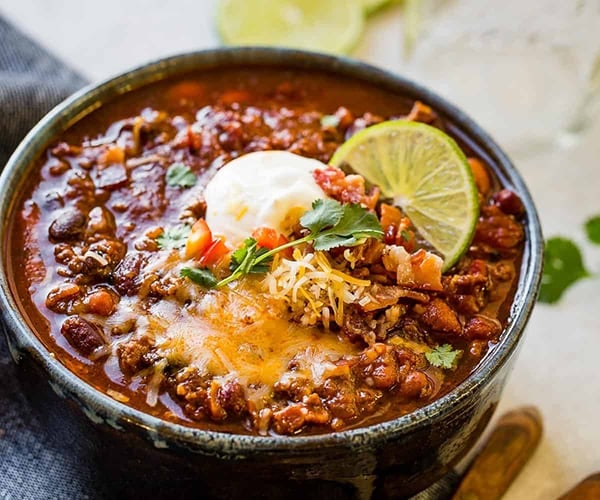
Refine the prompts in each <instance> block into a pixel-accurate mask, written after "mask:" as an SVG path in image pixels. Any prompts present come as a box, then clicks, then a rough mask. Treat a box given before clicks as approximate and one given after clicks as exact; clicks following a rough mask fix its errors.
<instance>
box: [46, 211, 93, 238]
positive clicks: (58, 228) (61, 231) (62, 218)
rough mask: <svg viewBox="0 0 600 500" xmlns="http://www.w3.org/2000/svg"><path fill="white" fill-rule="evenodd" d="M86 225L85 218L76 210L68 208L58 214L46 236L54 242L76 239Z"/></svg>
mask: <svg viewBox="0 0 600 500" xmlns="http://www.w3.org/2000/svg"><path fill="white" fill-rule="evenodd" d="M86 225H87V216H86V215H85V214H83V213H82V212H80V211H79V210H77V209H74V208H70V209H67V210H65V211H64V212H63V213H62V214H60V215H59V216H58V217H57V218H56V219H54V221H53V222H52V224H50V229H49V230H48V234H49V235H50V238H51V239H52V240H53V241H54V242H58V241H69V240H75V239H78V238H79V237H80V236H81V235H82V234H83V231H84V230H85V227H86Z"/></svg>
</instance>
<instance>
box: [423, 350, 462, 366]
mask: <svg viewBox="0 0 600 500" xmlns="http://www.w3.org/2000/svg"><path fill="white" fill-rule="evenodd" d="M461 355H462V351H461V350H458V349H457V350H454V349H453V348H452V346H451V345H450V344H444V345H442V346H439V345H438V346H436V347H435V348H434V349H433V350H431V351H429V352H426V353H425V357H426V358H427V361H429V363H431V364H432V365H433V366H435V367H436V368H444V369H445V370H453V369H454V368H456V364H457V363H458V360H459V358H460V356H461Z"/></svg>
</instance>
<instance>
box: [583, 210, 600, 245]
mask: <svg viewBox="0 0 600 500" xmlns="http://www.w3.org/2000/svg"><path fill="white" fill-rule="evenodd" d="M585 232H586V234H587V237H588V239H589V240H590V241H591V242H592V243H596V244H597V245H600V215H596V216H595V217H592V218H591V219H588V220H587V222H586V223H585Z"/></svg>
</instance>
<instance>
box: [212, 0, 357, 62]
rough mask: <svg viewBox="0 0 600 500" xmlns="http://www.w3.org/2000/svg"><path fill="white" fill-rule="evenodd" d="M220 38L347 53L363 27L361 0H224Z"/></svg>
mask: <svg viewBox="0 0 600 500" xmlns="http://www.w3.org/2000/svg"><path fill="white" fill-rule="evenodd" d="M217 24H218V29H219V32H220V35H221V38H222V39H223V41H224V42H225V43H226V44H229V45H278V46H282V47H292V48H298V49H308V50H319V51H325V52H331V53H337V54H341V53H347V52H350V50H352V48H353V47H354V45H355V44H356V42H357V41H358V39H359V38H360V36H361V34H362V31H363V27H364V14H363V9H362V5H361V3H360V2H359V1H358V0H343V1H340V0H252V1H250V0H221V2H220V3H219V7H218V11H217Z"/></svg>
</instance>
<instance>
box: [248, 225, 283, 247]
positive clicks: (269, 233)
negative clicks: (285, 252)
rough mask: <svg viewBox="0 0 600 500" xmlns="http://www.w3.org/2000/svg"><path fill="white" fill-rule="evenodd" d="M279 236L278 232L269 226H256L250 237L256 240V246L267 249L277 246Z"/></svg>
mask: <svg viewBox="0 0 600 500" xmlns="http://www.w3.org/2000/svg"><path fill="white" fill-rule="evenodd" d="M280 236H281V235H280V234H279V232H277V231H276V230H275V229H273V228H270V227H257V228H256V229H255V230H254V231H252V237H253V238H254V239H255V240H256V242H257V243H258V246H259V247H263V248H268V249H269V250H273V249H274V248H275V247H277V246H279V237H280Z"/></svg>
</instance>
